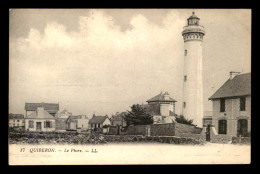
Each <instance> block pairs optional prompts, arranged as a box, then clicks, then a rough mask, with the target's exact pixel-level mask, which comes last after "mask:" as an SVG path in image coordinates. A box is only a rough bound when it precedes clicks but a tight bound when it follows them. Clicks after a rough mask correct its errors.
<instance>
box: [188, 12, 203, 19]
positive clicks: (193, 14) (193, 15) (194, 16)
mask: <svg viewBox="0 0 260 174" xmlns="http://www.w3.org/2000/svg"><path fill="white" fill-rule="evenodd" d="M192 18H193V19H194V18H195V19H200V18H198V17H197V16H196V15H195V12H192V15H191V16H190V17H189V18H188V19H192Z"/></svg>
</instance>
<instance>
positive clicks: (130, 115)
mask: <svg viewBox="0 0 260 174" xmlns="http://www.w3.org/2000/svg"><path fill="white" fill-rule="evenodd" d="M123 117H124V119H125V120H126V122H127V126H129V125H130V124H133V125H148V124H153V116H152V114H151V112H149V110H148V108H144V107H141V106H140V105H139V104H134V105H132V106H131V111H128V112H127V113H126V114H125V115H124V116H123Z"/></svg>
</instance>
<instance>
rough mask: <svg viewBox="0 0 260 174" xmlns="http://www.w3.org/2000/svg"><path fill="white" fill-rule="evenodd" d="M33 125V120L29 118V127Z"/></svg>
mask: <svg viewBox="0 0 260 174" xmlns="http://www.w3.org/2000/svg"><path fill="white" fill-rule="evenodd" d="M33 127H34V125H33V120H29V128H33Z"/></svg>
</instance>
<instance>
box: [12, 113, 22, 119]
mask: <svg viewBox="0 0 260 174" xmlns="http://www.w3.org/2000/svg"><path fill="white" fill-rule="evenodd" d="M23 118H24V115H23V114H9V119H23Z"/></svg>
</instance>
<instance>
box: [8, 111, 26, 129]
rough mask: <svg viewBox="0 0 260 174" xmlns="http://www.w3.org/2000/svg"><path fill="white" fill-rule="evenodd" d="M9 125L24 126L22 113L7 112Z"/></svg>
mask: <svg viewBox="0 0 260 174" xmlns="http://www.w3.org/2000/svg"><path fill="white" fill-rule="evenodd" d="M9 127H24V115H23V114H9Z"/></svg>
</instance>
